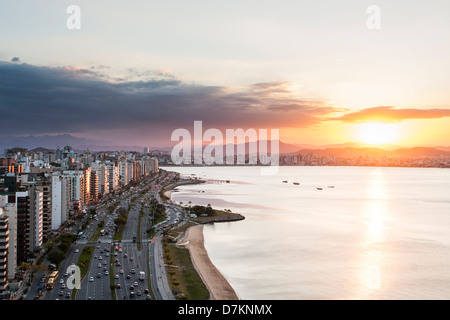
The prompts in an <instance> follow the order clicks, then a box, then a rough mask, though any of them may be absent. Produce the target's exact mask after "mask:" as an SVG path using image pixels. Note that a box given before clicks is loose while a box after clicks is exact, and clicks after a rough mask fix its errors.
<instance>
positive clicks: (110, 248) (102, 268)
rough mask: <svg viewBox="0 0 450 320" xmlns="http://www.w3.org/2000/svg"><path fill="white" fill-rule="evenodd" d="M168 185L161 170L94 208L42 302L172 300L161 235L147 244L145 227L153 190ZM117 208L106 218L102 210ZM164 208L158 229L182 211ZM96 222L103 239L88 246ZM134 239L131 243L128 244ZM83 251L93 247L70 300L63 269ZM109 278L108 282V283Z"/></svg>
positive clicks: (156, 193)
mask: <svg viewBox="0 0 450 320" xmlns="http://www.w3.org/2000/svg"><path fill="white" fill-rule="evenodd" d="M169 183H171V180H170V179H169V177H168V176H167V173H166V172H164V171H163V172H162V173H160V174H158V175H157V176H155V177H146V178H144V179H143V181H141V183H140V184H139V185H138V186H135V187H133V188H130V189H129V190H128V191H125V192H122V193H121V194H120V195H119V196H116V197H112V198H111V197H110V198H109V199H106V200H104V201H103V202H102V203H100V204H98V205H97V206H96V207H95V209H96V216H95V217H94V218H92V219H91V221H90V223H89V225H88V226H87V227H86V229H84V230H83V236H82V237H81V238H80V239H79V240H77V241H76V243H74V244H72V246H71V247H70V249H69V252H68V253H67V255H66V259H65V260H64V261H62V262H61V264H60V266H59V268H58V271H59V277H58V279H57V281H56V282H55V286H54V288H53V289H52V290H44V299H46V300H56V299H59V300H61V299H77V300H111V299H114V298H115V299H118V300H122V299H125V300H129V299H131V300H140V299H141V300H144V299H163V300H167V299H174V296H173V294H172V293H171V291H170V288H169V285H168V281H167V278H166V274H165V266H164V261H163V259H162V245H161V240H162V236H161V234H160V233H158V234H157V235H156V236H154V237H153V239H148V237H147V233H146V230H147V229H148V228H149V226H150V223H151V222H150V219H149V216H150V209H149V206H148V203H149V201H150V199H151V198H152V197H154V198H156V199H157V201H158V202H160V203H161V200H160V198H159V191H160V190H161V188H163V187H164V186H166V185H167V184H169ZM117 203H118V206H117V207H116V208H115V210H114V211H113V212H112V213H111V214H109V213H108V210H107V208H108V207H110V206H111V205H113V204H117ZM119 208H124V209H126V210H127V211H128V219H127V223H126V225H125V228H124V230H123V234H122V240H121V241H114V240H113V237H114V231H115V227H116V226H115V224H114V219H115V218H117V217H118V213H117V211H118V209H119ZM165 208H166V214H167V217H166V220H165V221H164V222H162V223H161V224H159V225H158V226H159V227H161V228H162V227H166V226H169V225H176V224H178V223H180V221H183V219H182V218H183V217H184V216H183V211H182V210H181V209H180V208H179V207H177V206H172V205H165ZM141 209H142V212H143V213H144V215H143V216H142V217H141V226H140V228H139V219H140V218H139V215H140V212H141ZM86 218H87V214H86V215H85V217H84V218H83V219H82V220H81V221H79V222H77V224H76V225H75V227H73V228H72V229H70V230H69V231H71V232H73V233H77V232H78V231H79V228H80V226H81V225H82V223H83V222H84V221H85V219H86ZM102 221H103V225H104V227H103V229H104V230H105V234H104V235H100V236H99V237H98V240H97V241H90V240H89V239H90V238H91V236H92V235H93V233H94V232H95V230H96V229H97V227H98V224H99V223H100V222H102ZM138 233H140V234H138ZM134 237H136V238H135V239H133V238H134ZM87 246H90V247H92V248H93V253H92V257H91V261H90V264H89V268H88V271H87V273H86V275H85V276H84V277H83V279H81V280H82V282H81V287H80V288H79V289H78V290H76V291H75V294H76V296H75V297H72V292H73V291H72V290H70V289H69V288H67V283H68V282H67V279H69V276H70V275H69V274H68V273H67V268H68V267H69V266H71V265H76V264H77V263H78V259H79V258H80V254H81V252H82V251H83V249H84V248H85V247H87ZM42 273H43V272H42ZM44 274H45V273H44ZM111 279H114V280H113V283H111ZM38 284H39V281H38V280H37V279H36V280H35V281H34V283H33V286H32V287H31V290H34V292H33V293H32V295H33V296H34V294H35V292H37V290H38V289H37V286H38ZM112 290H113V291H112ZM30 296H31V295H30Z"/></svg>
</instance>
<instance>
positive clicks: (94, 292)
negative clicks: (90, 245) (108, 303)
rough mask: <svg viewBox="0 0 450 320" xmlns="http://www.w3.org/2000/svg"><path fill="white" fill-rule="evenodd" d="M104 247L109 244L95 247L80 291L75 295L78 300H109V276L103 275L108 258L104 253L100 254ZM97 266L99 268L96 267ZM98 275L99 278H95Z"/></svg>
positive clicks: (107, 267)
mask: <svg viewBox="0 0 450 320" xmlns="http://www.w3.org/2000/svg"><path fill="white" fill-rule="evenodd" d="M106 246H109V244H104V245H100V244H97V245H95V247H94V251H93V253H92V258H91V262H90V265H89V270H88V272H87V274H86V276H85V277H84V279H83V281H82V283H81V289H80V290H79V292H78V294H77V299H78V300H90V299H92V300H108V299H110V297H111V294H110V291H109V275H105V274H104V271H105V268H106V270H107V271H108V270H109V257H106V255H105V253H106V252H105V251H103V252H101V250H102V249H104V248H105V247H106ZM104 255H105V256H104ZM100 257H102V259H100ZM105 262H106V263H105ZM99 264H100V267H99V266H98V265H99ZM98 274H100V278H98V277H97V275H98ZM91 278H92V279H93V281H91ZM106 287H107V288H106ZM107 289H108V290H107Z"/></svg>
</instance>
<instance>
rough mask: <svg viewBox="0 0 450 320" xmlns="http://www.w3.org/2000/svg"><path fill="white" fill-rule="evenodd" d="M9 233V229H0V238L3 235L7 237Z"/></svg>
mask: <svg viewBox="0 0 450 320" xmlns="http://www.w3.org/2000/svg"><path fill="white" fill-rule="evenodd" d="M8 235H9V230H6V231H2V230H0V239H1V238H2V237H6V236H8Z"/></svg>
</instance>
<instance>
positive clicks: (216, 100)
mask: <svg viewBox="0 0 450 320" xmlns="http://www.w3.org/2000/svg"><path fill="white" fill-rule="evenodd" d="M97 70H98V68H97V69H95V70H94V69H92V68H91V69H88V68H74V67H45V66H34V65H29V64H25V63H11V62H0V111H1V118H0V136H1V135H25V134H33V135H39V134H57V133H89V132H100V131H102V130H103V132H107V133H108V135H105V136H98V137H96V138H99V139H105V138H108V136H109V134H111V135H114V132H119V131H120V132H121V134H124V135H126V133H127V132H133V134H136V133H137V132H141V133H142V135H146V136H148V135H159V136H160V137H159V138H161V139H163V138H164V137H165V138H166V139H170V132H171V131H172V130H174V129H176V128H190V127H191V126H192V125H193V122H194V120H201V121H203V123H204V126H205V128H219V129H223V128H244V129H245V128H255V129H257V128H280V127H301V126H305V125H311V124H314V123H317V122H318V121H319V118H320V117H322V116H325V115H326V114H329V113H330V112H334V111H336V110H335V109H334V108H332V107H330V106H328V105H326V104H325V103H322V102H318V101H306V100H305V101H304V100H301V99H299V98H298V97H296V96H295V95H293V93H292V92H291V90H290V89H289V84H288V83H260V84H252V85H248V86H244V87H220V86H199V85H195V84H190V83H185V82H182V81H180V80H177V79H176V78H175V77H173V76H167V77H166V78H161V74H155V75H154V78H152V77H151V75H150V76H149V77H148V78H147V79H146V80H126V79H124V78H122V79H121V81H117V79H114V78H111V77H110V76H108V75H105V74H102V73H100V72H99V71H97Z"/></svg>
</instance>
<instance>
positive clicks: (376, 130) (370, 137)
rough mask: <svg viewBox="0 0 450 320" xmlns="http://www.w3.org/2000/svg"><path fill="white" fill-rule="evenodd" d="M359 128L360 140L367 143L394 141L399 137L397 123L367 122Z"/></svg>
mask: <svg viewBox="0 0 450 320" xmlns="http://www.w3.org/2000/svg"><path fill="white" fill-rule="evenodd" d="M358 129H359V132H358V135H359V140H360V141H361V142H364V143H367V144H375V145H376V144H385V143H393V142H395V140H396V139H397V137H398V125H397V124H396V123H381V122H366V123H362V124H359V128H358Z"/></svg>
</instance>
